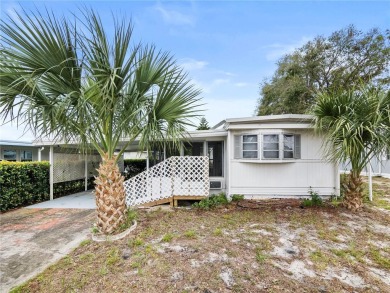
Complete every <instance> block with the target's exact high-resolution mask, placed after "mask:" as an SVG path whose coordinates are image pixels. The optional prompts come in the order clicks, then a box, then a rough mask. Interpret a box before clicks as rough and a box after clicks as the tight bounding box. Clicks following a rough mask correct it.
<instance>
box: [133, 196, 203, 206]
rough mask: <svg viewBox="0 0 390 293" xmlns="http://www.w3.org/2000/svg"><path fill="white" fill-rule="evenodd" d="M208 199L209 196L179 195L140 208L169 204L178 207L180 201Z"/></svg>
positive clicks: (148, 203)
mask: <svg viewBox="0 0 390 293" xmlns="http://www.w3.org/2000/svg"><path fill="white" fill-rule="evenodd" d="M206 197H207V196H192V195H189V196H186V195H177V196H171V197H167V198H163V199H159V200H154V201H151V202H147V203H144V204H142V205H140V206H143V207H154V206H158V205H162V204H167V203H169V204H170V206H171V207H177V206H178V201H179V200H202V199H204V198H206Z"/></svg>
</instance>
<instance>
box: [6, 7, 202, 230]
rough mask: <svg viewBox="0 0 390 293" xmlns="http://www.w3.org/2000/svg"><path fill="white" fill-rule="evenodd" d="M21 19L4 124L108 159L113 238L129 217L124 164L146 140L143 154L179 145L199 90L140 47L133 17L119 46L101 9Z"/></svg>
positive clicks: (101, 199) (105, 203)
mask: <svg viewBox="0 0 390 293" xmlns="http://www.w3.org/2000/svg"><path fill="white" fill-rule="evenodd" d="M17 16H18V19H17V20H14V18H11V17H10V16H9V17H8V18H7V19H6V20H1V26H0V28H1V39H2V42H3V44H2V47H1V52H0V74H1V78H0V85H1V93H0V107H1V108H0V109H1V118H2V119H3V120H4V121H5V120H13V119H14V120H17V121H18V123H19V124H25V125H27V127H30V128H31V129H32V130H34V131H35V133H36V134H37V135H38V134H39V135H42V136H46V135H50V136H51V137H53V138H54V139H61V140H63V141H65V142H69V141H78V142H79V143H80V146H81V147H82V149H83V150H87V148H88V147H93V148H94V149H96V150H97V151H98V152H99V154H100V155H101V157H102V163H101V165H100V168H99V170H98V177H97V178H96V181H95V183H96V188H95V191H96V202H97V212H98V227H99V228H100V230H101V231H102V232H103V233H105V234H109V233H113V232H115V231H116V230H117V228H118V227H119V226H120V225H121V224H122V223H123V222H124V219H125V212H126V206H125V193H124V186H123V177H122V176H121V174H120V172H119V169H118V166H117V161H118V158H119V157H120V156H121V155H122V153H123V152H124V150H125V149H126V147H127V146H129V144H130V143H131V142H133V141H134V140H135V139H136V138H137V137H139V139H140V147H141V148H143V149H145V148H147V147H148V146H149V144H148V142H149V141H160V142H161V141H164V140H166V139H168V140H170V141H172V142H173V143H174V144H176V145H178V141H179V139H180V138H181V137H182V136H183V133H184V131H185V127H186V126H187V125H192V123H191V122H190V119H192V118H193V117H197V114H196V111H197V107H198V100H199V99H198V98H197V96H198V95H199V90H197V89H195V88H194V87H193V86H192V85H191V84H190V81H189V80H188V79H187V76H186V74H184V73H183V71H182V70H181V69H180V68H179V67H178V66H177V65H176V62H175V61H174V60H173V59H172V57H171V56H170V55H169V54H168V53H163V52H160V51H157V50H156V48H155V47H154V46H145V45H142V44H135V45H133V44H132V25H131V23H130V22H129V21H127V20H125V19H121V20H117V19H114V21H113V23H114V34H113V37H112V38H110V37H109V36H108V34H107V32H106V31H105V28H104V27H103V24H102V22H101V19H100V17H99V15H98V14H97V13H95V12H94V11H93V10H88V9H85V10H83V11H82V16H81V17H80V18H77V19H75V20H74V21H73V22H72V21H69V20H67V19H65V18H56V17H55V16H54V15H53V14H52V13H49V12H48V13H47V14H41V13H40V12H36V13H32V12H31V13H29V14H27V13H26V12H24V13H22V14H17ZM14 113H17V115H15V114H14ZM117 151H119V153H117V155H114V152H117Z"/></svg>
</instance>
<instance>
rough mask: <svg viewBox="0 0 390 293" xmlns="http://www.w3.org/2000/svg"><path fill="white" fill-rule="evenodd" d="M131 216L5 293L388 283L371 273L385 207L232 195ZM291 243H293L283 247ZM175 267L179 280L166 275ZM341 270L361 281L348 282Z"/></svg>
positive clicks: (387, 223)
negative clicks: (254, 203) (284, 202)
mask: <svg viewBox="0 0 390 293" xmlns="http://www.w3.org/2000/svg"><path fill="white" fill-rule="evenodd" d="M389 182H390V181H389ZM385 194H387V193H385ZM137 217H138V218H137V221H138V227H137V229H136V230H135V231H134V233H131V234H130V235H129V236H128V237H127V238H125V239H122V240H119V241H115V242H108V243H95V242H91V241H84V242H83V243H82V244H81V245H80V246H79V247H78V248H77V249H75V250H74V251H73V252H72V253H70V254H69V255H68V256H66V257H64V258H63V259H61V260H60V261H58V262H57V263H56V264H54V265H52V266H51V267H49V268H48V269H47V270H45V271H44V272H43V273H41V274H40V275H38V276H37V277H35V278H33V279H31V280H30V281H28V282H27V283H25V284H22V285H21V286H19V287H17V288H15V289H14V290H13V291H11V292H43V293H46V292H47V293H48V292H152V293H153V292H185V291H186V290H187V291H188V292H263V291H264V292H317V291H318V288H322V287H323V288H325V289H326V291H328V292H353V291H355V292H368V291H367V290H368V289H367V288H369V291H370V290H373V291H377V292H390V286H389V285H388V284H387V283H386V282H385V281H386V279H385V278H378V275H374V274H372V273H371V269H377V270H381V271H383V272H385V273H386V274H387V276H388V275H389V274H390V263H389V259H390V249H389V248H388V247H390V228H389V227H390V217H388V215H387V214H385V213H384V212H375V211H374V210H364V211H362V212H360V213H358V214H354V213H351V212H349V211H347V210H345V209H343V208H342V207H334V206H328V205H324V206H322V207H313V208H311V207H309V208H305V209H301V208H299V206H297V207H289V208H280V207H279V208H277V209H274V208H272V207H271V208H265V209H242V208H239V207H238V206H236V204H235V203H233V204H230V205H225V204H224V205H222V206H221V207H218V206H217V207H215V208H213V209H209V210H203V209H193V210H176V211H175V212H170V213H167V212H165V211H163V210H156V211H153V212H149V213H147V212H145V211H139V212H138V215H137ZM378 226H380V227H382V228H381V229H378V228H376V227H378ZM289 249H293V250H294V251H296V252H295V253H294V254H286V250H289ZM125 250H126V251H129V250H130V254H129V257H128V258H126V259H124V258H123V257H122V256H123V253H124V251H125ZM296 264H298V266H297V268H296V271H295V270H294V265H296ZM299 264H301V266H303V267H300V266H299ZM226 269H230V270H231V272H232V277H233V278H234V282H235V285H234V286H233V287H231V288H229V289H228V288H227V287H226V285H225V283H224V282H223V280H222V279H221V277H220V274H221V273H222V272H223V271H225V270H226ZM306 271H310V272H312V273H313V274H314V277H313V276H312V275H311V276H310V277H309V276H307V275H305V272H306ZM175 272H180V273H182V274H183V279H180V280H177V281H173V280H172V276H173V275H174V274H175ZM297 272H298V273H297ZM297 274H298V275H299V274H302V277H301V278H298V277H296V276H297ZM344 274H350V275H351V278H352V277H354V278H357V277H359V278H361V279H362V280H363V281H364V284H365V285H366V286H367V287H364V288H363V287H362V288H359V287H353V286H352V285H351V284H349V283H346V282H345V281H344V279H345V278H344V277H345V276H344ZM341 275H342V276H343V278H344V279H343V278H338V277H339V276H341ZM324 276H327V277H326V278H325V277H324ZM337 276H338V277H337ZM195 288H197V289H195ZM264 288H266V289H264ZM196 290H197V291H196Z"/></svg>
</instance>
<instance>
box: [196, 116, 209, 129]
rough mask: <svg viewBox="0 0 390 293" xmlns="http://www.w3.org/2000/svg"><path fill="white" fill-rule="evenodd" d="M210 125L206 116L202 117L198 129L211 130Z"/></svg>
mask: <svg viewBox="0 0 390 293" xmlns="http://www.w3.org/2000/svg"><path fill="white" fill-rule="evenodd" d="M209 129H210V126H209V123H208V122H207V120H206V118H204V117H202V118H201V119H200V123H199V126H198V127H197V128H196V130H209Z"/></svg>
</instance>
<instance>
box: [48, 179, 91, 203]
mask: <svg viewBox="0 0 390 293" xmlns="http://www.w3.org/2000/svg"><path fill="white" fill-rule="evenodd" d="M94 181H95V178H94V177H91V178H88V189H93V188H94V187H95V183H94ZM53 189H54V190H53V193H54V198H58V197H61V196H65V195H69V194H73V193H76V192H80V191H84V190H85V181H84V179H78V180H72V181H66V182H59V183H54V184H53Z"/></svg>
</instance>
